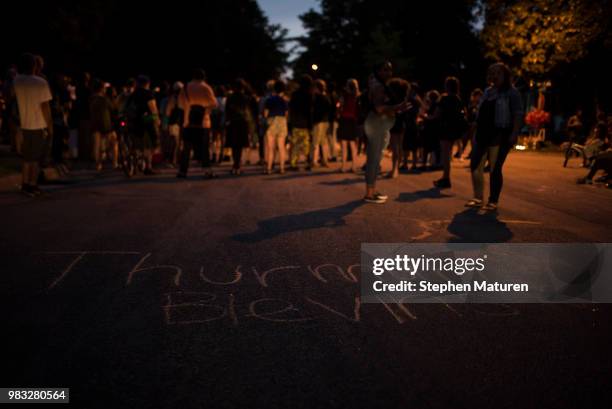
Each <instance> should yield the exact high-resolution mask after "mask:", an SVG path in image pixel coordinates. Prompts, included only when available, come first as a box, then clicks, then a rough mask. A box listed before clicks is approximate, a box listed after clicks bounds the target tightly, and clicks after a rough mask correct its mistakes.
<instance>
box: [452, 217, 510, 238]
mask: <svg viewBox="0 0 612 409" xmlns="http://www.w3.org/2000/svg"><path fill="white" fill-rule="evenodd" d="M447 230H448V232H449V233H451V234H453V235H455V237H452V238H451V239H449V242H451V243H454V242H455V243H466V242H468V243H503V242H506V241H509V240H510V239H511V238H512V237H513V236H514V234H513V233H512V230H510V228H508V226H507V225H506V223H504V222H502V221H500V220H499V219H498V218H497V214H496V213H485V214H481V213H479V212H478V210H476V209H467V210H464V211H463V212H461V213H457V214H456V215H455V216H454V217H453V220H451V222H450V224H449V225H448V228H447Z"/></svg>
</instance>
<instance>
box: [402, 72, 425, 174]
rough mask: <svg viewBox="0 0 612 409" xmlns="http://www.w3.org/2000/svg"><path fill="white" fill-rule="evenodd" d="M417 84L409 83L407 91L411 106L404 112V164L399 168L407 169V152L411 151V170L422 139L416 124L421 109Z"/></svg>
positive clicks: (417, 156) (415, 167)
mask: <svg viewBox="0 0 612 409" xmlns="http://www.w3.org/2000/svg"><path fill="white" fill-rule="evenodd" d="M417 90H418V85H417V84H416V83H412V84H410V91H409V92H408V102H409V103H410V105H411V107H410V109H408V110H407V111H406V112H405V113H404V116H405V118H404V119H405V120H404V123H405V125H406V130H405V131H404V143H403V146H402V148H403V149H404V152H403V153H404V159H403V162H404V164H403V165H402V166H401V167H400V169H408V154H409V153H412V170H416V169H417V160H418V158H419V155H418V153H419V149H420V148H422V147H423V141H422V140H421V135H420V132H419V126H418V125H417V119H418V117H419V111H420V110H421V105H422V103H421V98H420V97H419V95H418V93H417Z"/></svg>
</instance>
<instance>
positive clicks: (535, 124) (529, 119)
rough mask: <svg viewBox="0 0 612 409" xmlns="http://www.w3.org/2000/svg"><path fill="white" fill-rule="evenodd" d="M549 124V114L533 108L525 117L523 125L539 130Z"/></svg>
mask: <svg viewBox="0 0 612 409" xmlns="http://www.w3.org/2000/svg"><path fill="white" fill-rule="evenodd" d="M549 122H550V113H549V112H546V111H544V110H543V109H539V108H535V109H532V110H531V111H529V113H528V114H527V115H525V123H526V124H527V125H529V126H530V127H532V128H534V129H540V128H542V127H543V126H544V125H545V124H547V123H549Z"/></svg>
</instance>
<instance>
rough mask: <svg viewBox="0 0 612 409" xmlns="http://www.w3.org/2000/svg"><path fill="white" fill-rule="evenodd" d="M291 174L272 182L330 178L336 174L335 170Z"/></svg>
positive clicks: (297, 171)
mask: <svg viewBox="0 0 612 409" xmlns="http://www.w3.org/2000/svg"><path fill="white" fill-rule="evenodd" d="M288 172H289V173H288V174H286V175H283V176H279V177H276V178H272V179H270V180H291V179H301V178H307V177H311V176H329V175H333V174H334V173H336V172H335V171H333V169H329V170H320V171H310V170H290V171H288Z"/></svg>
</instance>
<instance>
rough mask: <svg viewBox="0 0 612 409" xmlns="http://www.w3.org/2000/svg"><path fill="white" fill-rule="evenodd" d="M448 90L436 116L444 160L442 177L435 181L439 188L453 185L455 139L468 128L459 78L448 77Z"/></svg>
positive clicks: (446, 84) (441, 154)
mask: <svg viewBox="0 0 612 409" xmlns="http://www.w3.org/2000/svg"><path fill="white" fill-rule="evenodd" d="M444 88H445V89H446V92H445V93H444V94H442V97H441V98H440V102H439V103H438V108H437V109H436V112H435V113H434V116H435V117H436V118H437V119H438V121H439V125H440V133H439V135H440V160H441V162H442V178H440V179H438V180H436V181H434V182H433V184H434V186H435V187H437V188H439V189H446V188H450V187H451V182H450V171H451V157H452V156H451V155H452V150H453V145H454V144H455V141H456V140H458V139H460V138H461V137H462V136H463V134H464V133H465V132H467V130H468V123H467V119H466V114H465V106H464V105H463V102H462V101H461V97H459V80H458V79H457V78H456V77H447V78H446V81H445V82H444Z"/></svg>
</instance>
